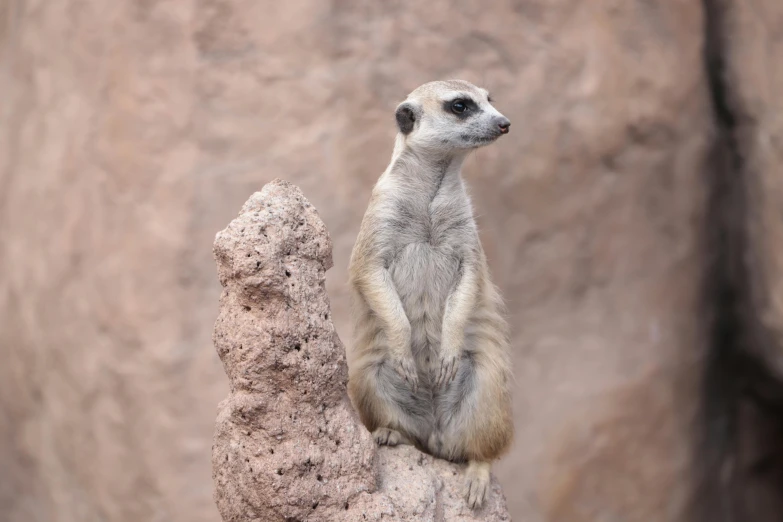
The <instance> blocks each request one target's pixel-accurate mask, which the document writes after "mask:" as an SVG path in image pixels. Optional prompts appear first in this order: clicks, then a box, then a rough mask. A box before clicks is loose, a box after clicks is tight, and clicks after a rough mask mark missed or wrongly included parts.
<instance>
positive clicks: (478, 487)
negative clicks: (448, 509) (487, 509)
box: [465, 460, 491, 509]
mask: <svg viewBox="0 0 783 522" xmlns="http://www.w3.org/2000/svg"><path fill="white" fill-rule="evenodd" d="M490 467H491V466H490V463H489V462H479V461H475V460H471V461H470V462H469V463H468V469H467V472H466V473H465V474H466V477H467V479H466V480H465V501H466V502H467V504H468V507H469V508H470V509H478V508H480V507H481V506H482V505H484V500H485V499H486V498H487V496H488V495H489V471H490Z"/></svg>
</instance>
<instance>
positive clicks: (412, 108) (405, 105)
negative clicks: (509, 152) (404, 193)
mask: <svg viewBox="0 0 783 522" xmlns="http://www.w3.org/2000/svg"><path fill="white" fill-rule="evenodd" d="M395 116H396V119H397V127H398V128H399V131H400V133H401V134H402V135H403V136H404V137H405V144H406V145H407V146H409V147H413V148H422V149H428V150H433V149H439V150H443V151H444V152H448V151H455V152H456V151H460V150H462V151H466V150H470V149H476V148H478V147H483V146H485V145H489V144H490V143H492V142H494V141H495V140H496V139H498V138H499V137H500V136H502V135H503V134H508V130H509V127H510V126H511V122H510V121H509V120H508V118H506V117H505V116H503V115H502V114H500V112H498V110H497V109H495V108H494V107H493V106H492V104H491V99H490V97H489V93H488V92H487V91H486V90H485V89H482V88H480V87H476V86H475V85H473V84H471V83H468V82H466V81H463V80H447V81H436V82H430V83H425V84H424V85H422V86H420V87H418V88H417V89H416V90H414V91H413V92H412V93H410V94H409V95H408V97H407V98H406V100H405V101H404V102H402V103H401V104H399V105H398V106H397V111H396V114H395Z"/></svg>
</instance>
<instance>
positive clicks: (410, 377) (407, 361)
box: [392, 354, 419, 393]
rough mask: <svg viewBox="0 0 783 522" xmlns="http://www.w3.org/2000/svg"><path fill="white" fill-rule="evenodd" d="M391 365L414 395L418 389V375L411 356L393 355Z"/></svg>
mask: <svg viewBox="0 0 783 522" xmlns="http://www.w3.org/2000/svg"><path fill="white" fill-rule="evenodd" d="M392 364H393V366H394V369H395V370H396V371H397V373H399V374H400V376H401V377H402V378H403V379H405V382H407V383H408V384H409V385H410V387H411V388H412V389H413V392H414V393H415V392H416V391H417V390H418V389H419V374H418V372H417V371H416V361H415V360H414V359H413V355H411V354H403V355H393V356H392Z"/></svg>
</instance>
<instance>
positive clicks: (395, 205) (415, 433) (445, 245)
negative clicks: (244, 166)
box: [348, 80, 513, 508]
mask: <svg viewBox="0 0 783 522" xmlns="http://www.w3.org/2000/svg"><path fill="white" fill-rule="evenodd" d="M395 117H396V120H397V127H398V130H399V132H398V133H397V137H396V139H395V144H394V150H393V153H392V159H391V162H390V164H389V166H388V167H387V169H386V170H385V171H384V173H383V174H382V175H381V177H380V178H379V180H378V182H377V183H376V185H375V187H374V189H373V192H372V196H371V198H370V203H369V206H368V208H367V211H366V213H365V215H364V218H363V220H362V224H361V228H360V231H359V235H358V237H357V240H356V244H355V246H354V249H353V252H352V253H351V260H350V266H349V284H350V288H351V293H352V301H353V303H352V307H353V311H352V313H353V322H354V340H353V343H352V344H351V346H350V347H349V349H348V368H349V377H348V391H349V395H350V398H351V401H352V402H353V404H354V406H355V407H356V409H357V411H358V412H359V415H360V417H361V419H362V422H363V423H364V424H365V426H366V427H367V428H368V429H369V430H370V432H371V433H372V434H373V437H374V439H375V441H376V443H378V444H380V445H390V446H393V445H396V444H412V445H415V446H416V447H418V448H419V449H421V450H422V451H424V452H427V453H429V454H431V455H433V456H435V457H439V458H443V459H447V460H450V461H453V462H463V463H464V462H467V470H466V477H467V478H466V482H465V497H466V501H467V503H468V505H469V506H470V507H471V508H478V507H480V506H481V505H482V504H483V502H484V499H485V497H486V496H487V493H488V490H489V483H490V469H491V462H492V461H493V460H495V459H497V458H498V457H499V456H501V455H502V454H503V453H504V452H505V451H506V450H507V449H508V447H509V445H510V443H511V439H512V436H513V424H512V416H511V398H510V384H511V363H510V356H509V336H508V326H507V322H506V320H505V317H504V315H505V310H504V306H503V302H502V299H501V296H500V293H499V291H498V290H497V288H496V287H495V286H494V285H493V283H492V281H491V280H490V273H489V269H488V266H487V260H486V257H485V254H484V250H483V248H482V245H481V242H480V240H479V234H478V228H477V226H476V222H475V219H474V216H473V209H472V206H471V202H470V198H469V197H468V193H467V190H466V187H465V183H464V181H463V179H462V176H461V169H462V164H463V162H464V160H465V158H466V156H467V155H468V154H469V153H470V151H472V150H475V149H477V148H479V147H483V146H485V145H489V144H490V143H493V142H494V141H495V140H497V139H498V138H499V137H500V136H502V135H504V134H507V133H508V132H509V127H510V125H511V123H510V121H509V120H508V119H507V118H506V117H505V116H503V115H502V114H501V113H500V112H498V111H497V109H495V108H494V107H493V106H492V105H491V102H490V98H489V93H488V92H487V91H486V90H485V89H482V88H479V87H476V86H474V85H472V84H470V83H468V82H465V81H461V80H450V81H436V82H431V83H427V84H424V85H422V86H420V87H418V88H417V89H416V90H414V91H413V92H411V93H410V94H409V95H408V97H407V98H406V99H405V101H403V102H402V103H401V104H399V105H398V107H397V109H396V112H395Z"/></svg>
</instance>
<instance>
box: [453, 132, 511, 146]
mask: <svg viewBox="0 0 783 522" xmlns="http://www.w3.org/2000/svg"><path fill="white" fill-rule="evenodd" d="M500 136H501V134H498V135H497V136H470V135H468V134H463V135H462V136H460V138H462V139H463V140H465V141H467V142H468V143H475V144H482V143H492V142H493V141H495V140H497V139H498V138H499V137H500Z"/></svg>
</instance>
